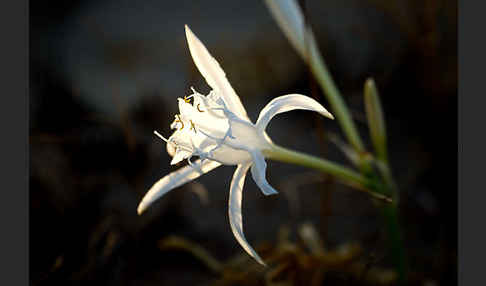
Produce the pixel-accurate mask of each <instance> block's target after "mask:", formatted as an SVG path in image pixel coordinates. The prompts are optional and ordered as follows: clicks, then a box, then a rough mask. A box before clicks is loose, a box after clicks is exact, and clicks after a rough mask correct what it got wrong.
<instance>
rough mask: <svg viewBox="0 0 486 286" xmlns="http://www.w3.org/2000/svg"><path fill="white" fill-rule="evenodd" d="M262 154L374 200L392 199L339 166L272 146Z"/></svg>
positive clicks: (362, 178)
mask: <svg viewBox="0 0 486 286" xmlns="http://www.w3.org/2000/svg"><path fill="white" fill-rule="evenodd" d="M263 154H264V155H265V157H267V158H269V159H272V160H276V161H281V162H285V163H291V164H295V165H300V166H304V167H308V168H312V169H316V170H319V171H321V172H324V173H327V174H330V175H332V176H334V177H336V178H338V179H341V180H342V181H344V182H345V183H351V184H353V185H354V186H356V187H357V190H360V191H363V192H366V193H368V194H370V195H372V196H373V197H374V198H377V199H380V200H384V201H386V202H392V199H391V198H389V197H387V196H386V195H384V194H380V193H377V192H374V191H371V190H370V188H369V187H370V186H371V182H370V181H369V180H368V179H367V178H366V177H364V176H363V175H361V174H360V173H358V172H356V171H354V170H352V169H349V168H347V167H344V166H342V165H340V164H337V163H334V162H331V161H329V160H326V159H322V158H318V157H314V156H311V155H308V154H304V153H301V152H298V151H293V150H290V149H287V148H284V147H280V146H277V145H273V146H272V147H271V148H269V149H265V150H263Z"/></svg>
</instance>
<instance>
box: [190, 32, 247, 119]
mask: <svg viewBox="0 0 486 286" xmlns="http://www.w3.org/2000/svg"><path fill="white" fill-rule="evenodd" d="M185 27H186V38H187V43H188V45H189V51H190V52H191V56H192V59H193V61H194V63H195V64H196V66H197V68H198V70H199V72H200V73H201V74H202V76H203V77H204V78H205V79H206V82H207V83H208V84H209V86H211V87H212V88H213V89H214V90H215V91H216V92H217V93H218V94H220V95H221V96H222V97H223V100H224V102H225V103H226V105H227V106H228V108H229V109H230V110H231V111H232V112H233V113H235V114H238V115H239V116H241V117H242V118H243V119H245V120H248V121H250V120H249V119H248V115H247V114H246V110H245V108H244V107H243V104H241V100H240V98H239V97H238V95H236V92H235V91H234V90H233V87H231V84H230V83H229V82H228V79H227V78H226V74H225V73H224V71H223V69H221V67H220V65H219V64H218V62H217V61H216V59H214V58H213V57H212V56H211V54H210V53H209V52H208V50H207V49H206V47H205V46H204V44H203V43H202V42H201V41H200V40H199V39H198V38H197V37H196V35H194V33H193V32H192V31H191V29H189V27H188V26H187V25H186V26H185Z"/></svg>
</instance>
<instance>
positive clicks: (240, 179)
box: [228, 164, 265, 265]
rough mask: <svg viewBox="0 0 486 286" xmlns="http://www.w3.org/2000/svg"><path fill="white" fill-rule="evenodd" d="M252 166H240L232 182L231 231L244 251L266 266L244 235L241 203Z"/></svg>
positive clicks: (230, 203) (229, 211)
mask: <svg viewBox="0 0 486 286" xmlns="http://www.w3.org/2000/svg"><path fill="white" fill-rule="evenodd" d="M249 167H250V164H241V165H238V167H237V168H236V171H235V173H234V175H233V180H232V181H231V187H230V194H229V206H228V213H229V220H230V225H231V230H232V231H233V234H234V236H235V237H236V240H238V242H239V243H240V245H241V246H242V247H243V249H245V250H246V252H247V253H248V254H249V255H250V256H252V257H253V258H255V259H256V261H258V263H260V264H262V265H265V263H264V262H263V260H262V259H261V258H260V256H258V254H257V253H256V251H255V250H254V249H253V248H252V247H251V246H250V244H249V243H248V241H246V238H245V234H244V233H243V219H242V215H241V201H242V198H243V185H244V183H245V177H246V173H247V172H248V168H249Z"/></svg>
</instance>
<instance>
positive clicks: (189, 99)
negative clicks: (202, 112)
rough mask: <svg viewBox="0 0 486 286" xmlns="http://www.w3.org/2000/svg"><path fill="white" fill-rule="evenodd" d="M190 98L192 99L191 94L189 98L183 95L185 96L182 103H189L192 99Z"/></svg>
mask: <svg viewBox="0 0 486 286" xmlns="http://www.w3.org/2000/svg"><path fill="white" fill-rule="evenodd" d="M192 97H193V94H191V95H189V96H186V95H185V96H184V101H185V102H186V103H191V98H192Z"/></svg>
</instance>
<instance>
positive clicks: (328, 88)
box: [307, 34, 364, 152]
mask: <svg viewBox="0 0 486 286" xmlns="http://www.w3.org/2000/svg"><path fill="white" fill-rule="evenodd" d="M308 35H309V34H308ZM308 37H309V39H310V40H309V43H308V48H309V51H310V58H309V59H308V61H307V63H308V64H309V66H310V68H311V71H312V72H313V74H314V76H315V77H316V79H317V81H318V82H319V84H320V86H321V88H322V89H323V90H324V95H325V96H326V98H327V100H328V101H329V104H330V105H331V110H332V112H333V113H334V117H335V118H336V119H337V120H338V122H339V125H340V126H341V128H342V129H343V132H344V134H345V135H346V137H347V139H348V142H349V143H350V144H351V145H352V146H353V147H354V149H355V150H356V151H358V152H363V151H364V145H363V142H362V141H361V137H360V136H359V134H358V131H357V129H356V126H355V125H354V122H353V120H352V119H351V114H350V112H349V109H348V107H347V106H346V103H345V102H344V100H343V97H342V96H341V93H340V92H339V90H338V88H337V87H336V85H335V84H334V80H333V79H332V76H331V74H330V73H329V71H328V69H327V67H326V64H325V63H324V59H323V58H322V56H321V53H320V52H319V49H318V48H317V44H316V42H315V40H314V37H313V36H312V34H310V35H309V36H308Z"/></svg>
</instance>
